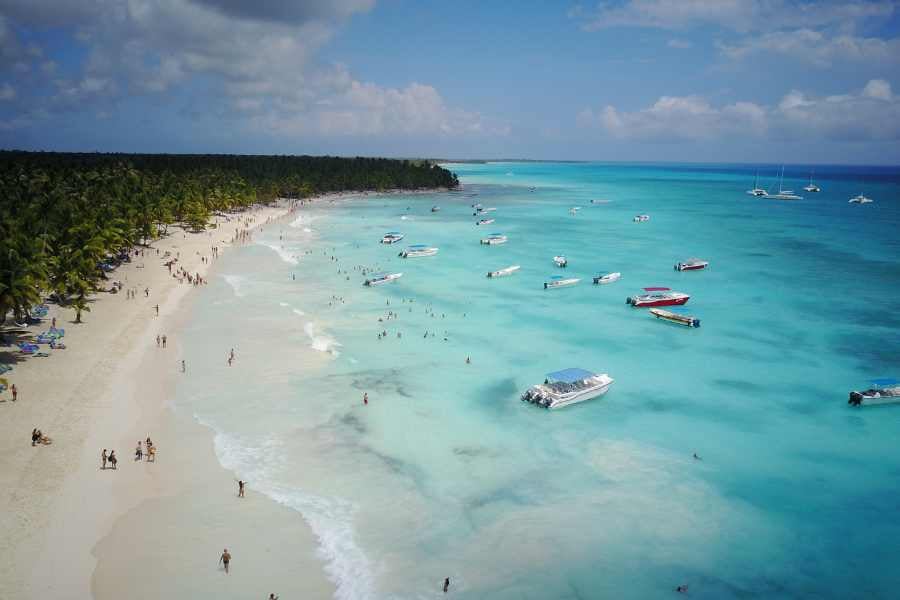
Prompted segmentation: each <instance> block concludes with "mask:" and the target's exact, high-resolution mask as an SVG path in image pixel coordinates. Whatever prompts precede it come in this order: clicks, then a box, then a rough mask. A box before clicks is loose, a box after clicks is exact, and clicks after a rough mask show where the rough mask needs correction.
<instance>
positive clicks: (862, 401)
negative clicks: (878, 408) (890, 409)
mask: <svg viewBox="0 0 900 600" xmlns="http://www.w3.org/2000/svg"><path fill="white" fill-rule="evenodd" d="M869 383H871V384H872V385H871V387H870V388H869V389H867V390H865V391H864V392H850V399H849V400H847V404H849V405H850V406H875V405H878V404H900V381H897V380H896V379H894V378H883V379H873V380H872V381H870V382H869Z"/></svg>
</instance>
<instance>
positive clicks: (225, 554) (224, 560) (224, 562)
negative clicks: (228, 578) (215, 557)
mask: <svg viewBox="0 0 900 600" xmlns="http://www.w3.org/2000/svg"><path fill="white" fill-rule="evenodd" d="M219 562H220V563H221V564H222V565H224V566H225V573H226V574H227V573H228V563H230V562H231V554H229V553H228V548H225V549H224V550H222V556H220V557H219Z"/></svg>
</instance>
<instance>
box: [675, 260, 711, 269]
mask: <svg viewBox="0 0 900 600" xmlns="http://www.w3.org/2000/svg"><path fill="white" fill-rule="evenodd" d="M708 266H709V261H708V260H703V259H702V258H689V259H687V260H685V261H683V262H680V263H675V270H676V271H700V270H701V269H705V268H706V267H708Z"/></svg>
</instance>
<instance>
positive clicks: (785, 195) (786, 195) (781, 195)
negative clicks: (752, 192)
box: [766, 166, 803, 200]
mask: <svg viewBox="0 0 900 600" xmlns="http://www.w3.org/2000/svg"><path fill="white" fill-rule="evenodd" d="M783 184H784V166H782V167H781V177H780V178H779V180H778V193H777V194H768V195H766V198H775V199H776V200H803V196H798V195H797V194H795V193H794V191H793V190H786V189H784V188H783Z"/></svg>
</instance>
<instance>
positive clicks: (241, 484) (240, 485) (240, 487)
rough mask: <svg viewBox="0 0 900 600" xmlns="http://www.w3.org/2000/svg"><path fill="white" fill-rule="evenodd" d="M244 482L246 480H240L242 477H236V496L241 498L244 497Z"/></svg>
mask: <svg viewBox="0 0 900 600" xmlns="http://www.w3.org/2000/svg"><path fill="white" fill-rule="evenodd" d="M246 483H247V482H246V481H244V480H242V479H238V482H237V484H238V498H243V497H244V484H246Z"/></svg>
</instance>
